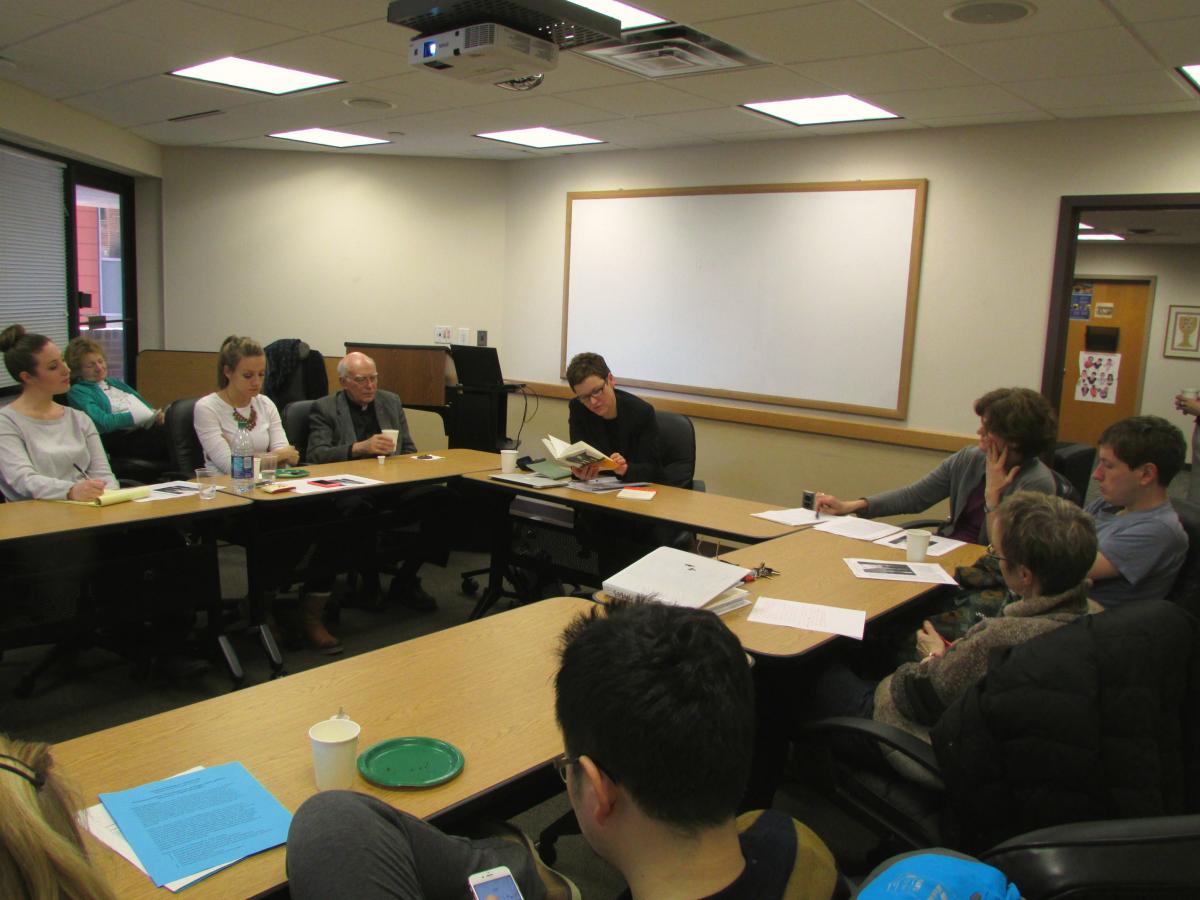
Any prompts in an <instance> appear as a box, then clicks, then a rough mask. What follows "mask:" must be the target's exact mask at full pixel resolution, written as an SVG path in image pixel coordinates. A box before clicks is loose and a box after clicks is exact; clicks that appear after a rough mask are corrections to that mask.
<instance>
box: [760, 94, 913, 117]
mask: <svg viewBox="0 0 1200 900" xmlns="http://www.w3.org/2000/svg"><path fill="white" fill-rule="evenodd" d="M742 105H743V106H744V107H746V108H747V109H752V110H754V111H755V112H760V113H762V114H763V115H767V116H771V117H773V118H776V119H783V121H785V122H791V123H792V124H793V125H829V124H832V123H834V122H865V121H869V120H872V119H898V118H900V117H899V116H897V115H896V114H895V113H890V112H888V111H887V110H886V109H881V108H880V107H878V106H872V105H871V104H870V103H867V102H866V101H865V100H859V99H858V98H857V97H851V96H850V95H849V94H835V95H833V96H831V97H804V98H802V99H798V100H768V101H766V102H763V103H743V104H742Z"/></svg>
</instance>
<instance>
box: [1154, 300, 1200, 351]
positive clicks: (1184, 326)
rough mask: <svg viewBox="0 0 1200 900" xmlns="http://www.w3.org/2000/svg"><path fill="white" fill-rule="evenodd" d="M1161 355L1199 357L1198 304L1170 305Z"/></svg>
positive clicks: (1199, 327) (1199, 314)
mask: <svg viewBox="0 0 1200 900" xmlns="http://www.w3.org/2000/svg"><path fill="white" fill-rule="evenodd" d="M1163 356H1175V357H1178V358H1180V359H1200V306H1171V307H1170V309H1169V310H1168V312H1167V337H1166V341H1165V343H1164V345H1163Z"/></svg>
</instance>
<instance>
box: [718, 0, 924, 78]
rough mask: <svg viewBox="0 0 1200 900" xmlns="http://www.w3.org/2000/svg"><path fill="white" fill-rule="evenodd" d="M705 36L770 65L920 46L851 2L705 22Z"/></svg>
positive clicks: (880, 17) (912, 38) (900, 29)
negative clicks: (763, 60) (746, 52)
mask: <svg viewBox="0 0 1200 900" xmlns="http://www.w3.org/2000/svg"><path fill="white" fill-rule="evenodd" d="M704 31H705V33H706V34H710V35H712V36H713V37H715V38H719V39H721V40H723V41H725V42H726V43H729V44H732V45H733V46H735V47H738V48H739V49H742V50H746V51H748V52H750V53H753V54H755V55H757V56H761V57H763V58H764V59H769V60H771V61H772V62H776V63H795V62H808V61H810V60H815V59H836V58H838V57H842V56H866V55H867V54H871V53H883V52H885V51H888V50H907V49H910V48H913V47H919V46H921V41H919V40H918V39H916V38H914V37H913V36H912V35H910V34H908V33H907V32H906V31H904V30H903V29H902V28H898V27H897V26H895V25H893V24H892V23H891V22H889V21H887V20H886V19H884V18H883V17H882V16H878V15H876V14H875V13H873V12H871V11H870V10H869V9H866V8H864V7H862V6H859V5H858V4H856V3H854V2H853V0H833V2H831V3H821V4H818V5H816V6H801V7H797V8H795V9H787V10H780V11H778V12H771V13H762V14H760V15H756V16H739V17H737V18H734V19H720V20H717V21H713V22H707V23H705V26H704Z"/></svg>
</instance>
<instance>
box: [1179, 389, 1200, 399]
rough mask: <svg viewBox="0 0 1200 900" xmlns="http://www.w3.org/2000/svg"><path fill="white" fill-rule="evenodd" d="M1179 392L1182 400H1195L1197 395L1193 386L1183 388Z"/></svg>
mask: <svg viewBox="0 0 1200 900" xmlns="http://www.w3.org/2000/svg"><path fill="white" fill-rule="evenodd" d="M1179 394H1180V396H1182V397H1183V399H1184V400H1195V399H1196V397H1197V393H1196V390H1195V389H1194V388H1184V389H1183V390H1182V391H1180V392H1179Z"/></svg>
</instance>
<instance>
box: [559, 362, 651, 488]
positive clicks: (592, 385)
mask: <svg viewBox="0 0 1200 900" xmlns="http://www.w3.org/2000/svg"><path fill="white" fill-rule="evenodd" d="M616 383H617V382H616V379H615V378H613V373H612V372H611V371H610V370H609V368H608V363H606V362H605V361H604V357H603V356H601V355H600V354H599V353H577V354H576V355H575V356H574V358H572V360H571V362H570V364H569V365H568V366H567V384H569V385H570V386H571V390H572V391H574V392H575V399H574V400H572V401H571V404H570V418H569V427H570V431H571V443H575V441H586V442H587V443H589V444H591V445H592V446H593V447H595V448H596V449H597V450H599V451H600V452H601V453H604V454H607V455H608V456H610V457H612V459H613V461H614V462H615V463H616V464H617V468H616V471H615V474H616V476H617V477H618V478H620V479H621V480H622V481H659V480H660V475H659V459H658V422H657V420H656V419H655V418H654V407H653V406H651V405H650V404H649V403H647V402H646V401H645V400H643V399H642V398H640V397H635V396H634V395H633V394H630V393H627V392H626V391H621V390H617V387H616ZM574 472H575V475H576V477H578V478H584V479H588V478H595V477H596V476H597V475H598V474H599V472H600V467H599V466H598V465H591V466H583V467H581V468H579V469H575V470H574Z"/></svg>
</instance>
